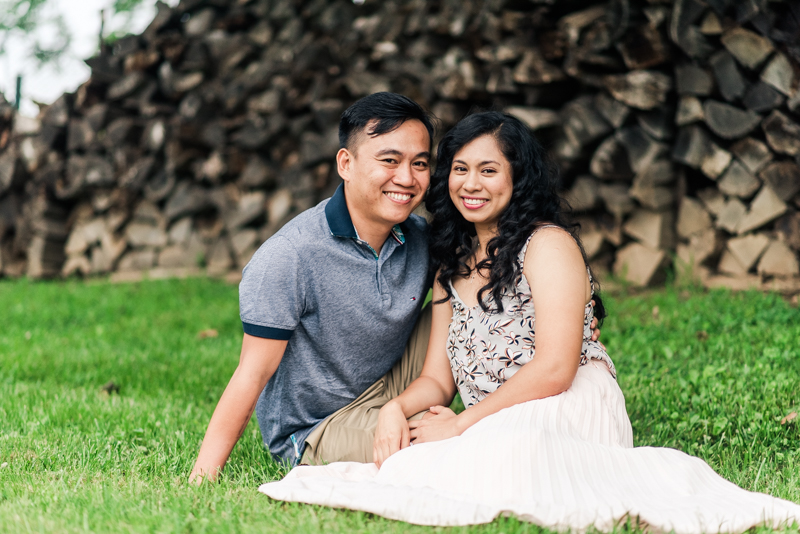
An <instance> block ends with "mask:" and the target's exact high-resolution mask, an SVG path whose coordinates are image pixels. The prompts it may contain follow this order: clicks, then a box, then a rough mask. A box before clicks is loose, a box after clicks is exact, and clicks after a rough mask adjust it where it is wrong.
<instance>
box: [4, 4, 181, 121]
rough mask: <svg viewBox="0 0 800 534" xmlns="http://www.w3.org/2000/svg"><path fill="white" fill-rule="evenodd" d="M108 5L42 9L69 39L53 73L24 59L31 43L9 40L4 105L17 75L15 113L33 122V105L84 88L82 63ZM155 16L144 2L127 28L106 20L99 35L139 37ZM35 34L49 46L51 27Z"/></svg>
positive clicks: (123, 22)
mask: <svg viewBox="0 0 800 534" xmlns="http://www.w3.org/2000/svg"><path fill="white" fill-rule="evenodd" d="M166 3H167V4H169V5H176V4H177V3H178V0H166ZM112 4H113V0H51V1H50V3H49V4H48V6H47V8H48V9H50V10H52V11H50V12H49V13H53V12H56V13H60V14H61V15H62V16H63V17H64V20H65V22H66V24H67V27H68V28H69V31H70V33H71V34H72V43H71V44H70V46H69V48H68V49H67V52H66V53H65V54H64V55H63V56H62V58H61V61H60V62H59V64H58V67H57V68H56V67H54V66H51V65H48V66H46V67H44V68H37V66H36V61H35V59H32V56H31V53H30V50H31V48H32V46H33V43H34V41H33V39H31V38H30V37H28V38H24V37H21V36H19V35H14V36H13V37H11V38H10V39H9V42H8V44H7V47H6V54H4V55H0V92H2V93H3V94H4V95H5V97H6V100H8V101H10V102H12V101H13V100H14V95H15V91H16V79H17V75H19V74H21V75H22V96H23V99H22V102H21V105H20V110H21V111H22V113H23V114H25V115H28V116H32V117H33V116H36V114H37V113H38V112H39V108H38V106H36V104H34V102H33V101H34V100H36V101H38V102H44V103H48V104H49V103H51V102H52V101H53V100H55V99H56V98H58V97H59V96H61V95H62V94H63V93H65V92H72V91H74V90H75V89H77V88H78V86H79V85H80V84H82V83H83V82H85V81H86V80H87V79H88V78H89V74H90V69H89V67H88V66H87V65H86V63H84V62H83V60H84V59H86V58H88V57H91V56H93V55H94V54H95V53H96V52H97V48H98V34H99V33H100V10H101V9H104V8H105V9H106V12H107V13H109V12H110V11H111V9H110V7H111V5H112ZM155 12H156V9H155V1H154V0H153V1H152V2H151V1H149V0H146V1H145V2H144V5H143V6H142V7H141V8H140V9H139V10H138V11H137V12H136V13H135V14H134V16H133V19H132V20H131V21H130V22H128V21H127V20H126V19H125V18H124V17H121V16H117V17H116V18H114V19H112V20H109V17H108V15H107V16H106V25H105V33H106V35H108V34H109V33H111V32H112V31H114V30H116V29H119V28H123V27H124V28H126V29H127V30H128V31H130V32H131V33H141V32H142V31H143V30H144V29H145V28H146V27H147V25H148V24H149V23H150V21H151V20H152V19H153V16H154V15H155ZM37 31H38V33H37V36H39V37H40V38H42V39H43V40H44V42H45V43H48V42H52V41H48V40H47V37H48V36H49V35H52V34H53V33H54V28H53V27H52V26H49V27H48V26H45V27H42V28H39V29H37ZM54 40H55V39H54ZM54 40H53V41H54Z"/></svg>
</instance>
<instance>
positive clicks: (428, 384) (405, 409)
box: [373, 282, 456, 467]
mask: <svg viewBox="0 0 800 534" xmlns="http://www.w3.org/2000/svg"><path fill="white" fill-rule="evenodd" d="M445 296H446V294H445V291H444V289H442V287H441V285H440V284H439V283H438V282H436V283H434V286H433V302H436V301H438V300H441V299H442V298H444V297H445ZM431 306H433V314H432V315H433V318H432V323H431V335H430V339H429V341H428V352H427V353H426V355H425V364H424V365H423V367H422V372H421V373H420V376H419V378H417V379H416V380H414V381H413V382H412V383H411V384H410V385H409V386H408V387H407V388H406V390H405V391H403V392H402V393H401V394H400V395H398V396H397V397H395V398H394V399H392V400H390V401H389V402H388V403H386V405H385V406H384V407H383V408H381V411H380V414H379V416H378V426H377V427H376V429H375V441H374V444H373V459H374V461H375V463H376V464H377V465H378V467H380V466H381V464H382V463H383V462H384V461H385V460H386V458H388V457H389V456H391V455H392V454H394V453H396V452H397V451H399V450H400V449H404V448H406V447H408V444H409V428H408V421H407V419H408V418H409V417H411V416H412V415H414V414H417V413H419V412H421V411H423V410H427V409H428V408H430V407H431V406H436V405H441V404H443V405H445V406H447V405H449V404H450V403H451V402H452V401H453V397H454V396H455V394H456V386H455V382H454V381H453V374H452V371H451V370H450V362H449V360H448V358H447V351H446V346H447V335H448V331H449V328H448V327H449V325H450V319H451V317H452V313H453V312H452V310H451V308H450V302H449V301H447V302H444V303H442V304H431Z"/></svg>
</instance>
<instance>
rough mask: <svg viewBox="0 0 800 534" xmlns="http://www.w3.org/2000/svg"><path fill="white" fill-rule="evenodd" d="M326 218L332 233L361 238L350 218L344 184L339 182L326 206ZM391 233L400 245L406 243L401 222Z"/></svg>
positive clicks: (339, 235)
mask: <svg viewBox="0 0 800 534" xmlns="http://www.w3.org/2000/svg"><path fill="white" fill-rule="evenodd" d="M325 218H326V219H327V220H328V227H329V228H330V229H331V235H333V236H335V237H349V238H351V239H359V237H358V232H356V227H355V226H353V219H351V218H350V211H348V209H347V202H346V201H345V199H344V184H339V187H337V188H336V192H335V193H334V194H333V196H332V197H331V199H330V200H329V201H328V204H327V205H326V206H325ZM391 235H392V237H393V238H394V239H395V241H397V242H398V243H399V244H400V245H404V244H405V243H406V237H405V234H404V233H403V229H402V228H401V227H400V225H399V224H395V225H394V226H393V227H392V232H391Z"/></svg>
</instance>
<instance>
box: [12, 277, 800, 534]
mask: <svg viewBox="0 0 800 534" xmlns="http://www.w3.org/2000/svg"><path fill="white" fill-rule="evenodd" d="M606 300H607V303H608V308H609V309H610V312H611V317H610V318H609V319H608V320H607V322H606V324H605V326H604V328H603V341H604V342H605V343H606V345H607V346H608V347H609V351H610V353H611V355H612V358H613V359H614V361H615V363H616V364H617V368H618V370H619V381H620V385H621V386H622V389H623V391H624V392H625V395H626V398H627V403H628V404H627V406H628V412H629V414H630V416H631V420H632V422H633V427H634V436H635V441H636V444H637V445H659V446H668V447H676V448H678V449H681V450H684V451H686V452H689V453H691V454H695V455H697V456H699V457H701V458H703V459H704V460H706V461H707V462H709V464H711V466H712V467H713V468H714V469H716V470H717V471H718V472H719V473H720V474H722V475H723V476H724V477H726V478H727V479H729V480H731V481H733V482H735V483H736V484H739V485H741V486H742V487H744V488H747V489H750V490H758V491H765V492H768V493H771V494H773V495H776V496H779V497H782V498H785V499H790V500H793V501H795V502H800V450H799V447H800V418H798V419H796V420H795V421H794V422H792V423H789V424H785V425H781V424H780V421H781V419H782V418H783V417H784V416H785V415H787V414H788V413H790V412H792V411H800V349H798V341H800V314H798V310H797V309H796V308H793V307H792V306H791V305H789V304H787V303H786V302H784V301H783V300H782V299H781V298H780V297H778V296H775V295H762V294H758V293H743V294H735V295H732V294H730V293H726V292H723V291H718V292H711V293H705V292H702V291H696V290H693V291H691V292H689V291H686V290H680V289H672V288H668V289H666V290H662V291H657V292H651V293H646V294H641V295H638V296H628V297H624V298H623V297H621V296H616V297H614V296H608V297H607V299H606ZM656 306H657V307H658V314H654V312H653V308H654V307H656ZM0 325H2V326H0V465H3V466H4V467H1V468H0V531H10V532H26V531H37V532H87V531H94V532H129V531H130V532H174V531H178V532H265V531H266V532H278V531H281V532H283V531H293V532H295V531H296V532H315V531H322V530H324V531H332V532H401V531H402V532H405V531H414V532H418V531H420V532H421V531H425V532H428V531H432V530H434V531H445V530H447V531H455V532H460V531H469V532H491V533H500V532H505V533H509V532H540V531H541V529H539V528H538V527H535V526H533V525H530V524H526V523H520V522H518V521H516V520H514V519H500V520H497V521H495V522H494V523H491V524H489V525H484V526H479V527H474V528H469V529H428V528H422V527H412V526H409V525H406V524H403V523H398V522H394V521H389V520H385V519H382V518H378V517H374V516H371V515H369V514H363V513H358V512H349V511H340V510H332V509H327V508H321V507H314V506H304V505H297V504H284V503H279V502H274V501H271V500H270V499H268V498H267V497H265V496H263V495H260V494H258V493H257V492H256V487H257V486H258V484H259V483H261V482H264V481H267V480H270V479H274V478H276V477H280V476H281V475H282V474H283V473H284V472H285V471H284V469H283V468H282V467H281V466H279V465H277V464H276V463H274V462H273V461H271V459H270V458H269V455H268V454H267V453H266V452H265V451H264V449H263V447H262V445H261V439H260V435H259V431H258V427H257V425H256V424H255V421H252V422H251V424H250V426H249V427H248V428H247V430H246V431H245V435H244V437H243V439H242V440H241V441H240V443H239V444H238V445H237V447H236V448H235V450H234V452H233V456H232V458H231V461H230V463H229V465H228V467H227V468H226V472H225V476H224V477H223V480H222V481H221V483H220V484H214V485H205V486H204V487H201V488H194V487H191V486H189V485H187V484H186V482H185V481H186V477H187V474H188V473H189V470H190V469H191V467H192V464H193V462H194V458H195V456H196V454H197V450H198V445H199V442H200V439H201V438H202V435H203V433H204V431H205V426H206V424H207V423H208V420H209V417H210V415H211V412H212V410H213V409H214V406H215V404H216V401H217V399H218V398H219V395H220V393H221V392H222V390H223V389H224V387H225V384H226V383H227V380H228V379H229V377H230V375H231V373H232V372H233V369H234V367H235V366H236V363H237V360H238V354H239V344H240V340H241V327H240V324H239V320H238V308H237V288H236V287H235V286H229V285H225V284H223V283H220V282H217V281H212V280H183V281H151V282H143V283H138V284H129V285H109V284H106V283H88V284H85V283H81V282H76V281H68V282H53V283H30V282H27V281H24V280H23V281H0ZM207 328H214V329H216V330H218V331H219V337H216V338H207V339H198V337H197V333H198V332H199V331H200V330H204V329H207ZM108 381H113V382H114V383H116V384H118V385H119V386H120V392H119V394H116V393H115V394H111V395H109V394H107V393H105V392H103V391H102V390H101V386H102V385H103V384H105V383H107V382H108ZM794 532H797V530H796V529H795V530H794Z"/></svg>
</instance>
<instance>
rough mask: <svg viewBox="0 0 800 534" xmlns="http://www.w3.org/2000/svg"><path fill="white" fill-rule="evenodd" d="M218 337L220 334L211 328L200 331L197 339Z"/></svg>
mask: <svg viewBox="0 0 800 534" xmlns="http://www.w3.org/2000/svg"><path fill="white" fill-rule="evenodd" d="M217 336H219V332H217V331H216V330H214V329H213V328H209V329H208V330H200V331H199V332H198V333H197V339H205V338H207V337H217Z"/></svg>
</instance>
